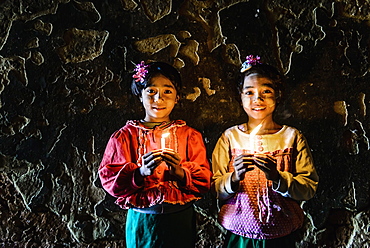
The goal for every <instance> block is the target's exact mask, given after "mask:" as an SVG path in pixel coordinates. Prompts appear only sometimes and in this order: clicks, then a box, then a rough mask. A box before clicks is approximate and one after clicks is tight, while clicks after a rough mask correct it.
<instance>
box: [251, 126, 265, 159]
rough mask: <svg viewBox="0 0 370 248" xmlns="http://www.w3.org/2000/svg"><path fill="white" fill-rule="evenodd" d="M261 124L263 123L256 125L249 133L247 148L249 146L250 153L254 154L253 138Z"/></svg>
mask: <svg viewBox="0 0 370 248" xmlns="http://www.w3.org/2000/svg"><path fill="white" fill-rule="evenodd" d="M262 123H263V121H262V122H261V123H260V124H258V126H257V127H255V128H254V129H253V130H252V131H251V133H250V134H249V146H250V149H251V152H253V153H254V152H255V149H254V145H255V137H256V134H257V133H258V131H259V130H260V129H261V127H262Z"/></svg>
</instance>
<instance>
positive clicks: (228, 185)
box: [225, 173, 235, 195]
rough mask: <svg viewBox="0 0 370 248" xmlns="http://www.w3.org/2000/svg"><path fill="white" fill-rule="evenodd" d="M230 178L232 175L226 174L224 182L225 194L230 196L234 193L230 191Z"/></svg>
mask: <svg viewBox="0 0 370 248" xmlns="http://www.w3.org/2000/svg"><path fill="white" fill-rule="evenodd" d="M231 176H232V173H228V175H227V178H226V181H225V192H226V193H228V194H230V195H231V194H234V193H235V192H234V191H233V190H232V189H231Z"/></svg>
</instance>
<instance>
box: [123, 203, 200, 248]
mask: <svg viewBox="0 0 370 248" xmlns="http://www.w3.org/2000/svg"><path fill="white" fill-rule="evenodd" d="M195 237H196V226H195V211H194V208H193V206H191V207H189V208H186V209H184V210H182V211H180V212H175V213H170V214H144V213H139V212H136V211H134V210H131V209H130V210H128V213H127V220H126V245H127V247H128V248H194V246H195Z"/></svg>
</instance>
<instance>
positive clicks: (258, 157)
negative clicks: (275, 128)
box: [254, 154, 280, 182]
mask: <svg viewBox="0 0 370 248" xmlns="http://www.w3.org/2000/svg"><path fill="white" fill-rule="evenodd" d="M254 162H255V165H256V166H257V167H258V168H259V169H260V170H261V171H263V173H265V176H266V179H267V180H272V181H275V182H277V181H278V180H279V178H280V174H279V171H278V170H277V168H276V159H275V158H274V157H273V156H271V155H268V154H255V155H254Z"/></svg>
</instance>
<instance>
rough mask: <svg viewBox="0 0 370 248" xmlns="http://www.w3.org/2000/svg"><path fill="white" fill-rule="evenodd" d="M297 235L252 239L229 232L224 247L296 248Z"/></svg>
mask: <svg viewBox="0 0 370 248" xmlns="http://www.w3.org/2000/svg"><path fill="white" fill-rule="evenodd" d="M294 247H295V235H294V234H290V235H287V236H284V237H281V238H276V239H250V238H245V237H242V236H239V235H236V234H233V233H231V232H229V231H228V232H227V234H226V239H225V243H224V248H294Z"/></svg>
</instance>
